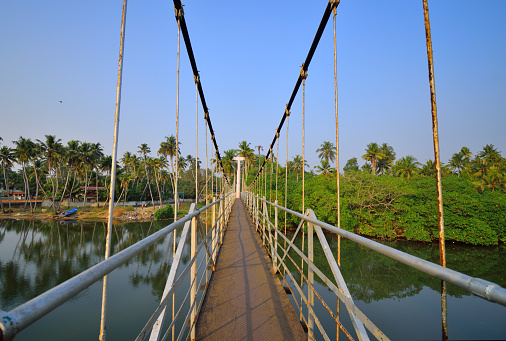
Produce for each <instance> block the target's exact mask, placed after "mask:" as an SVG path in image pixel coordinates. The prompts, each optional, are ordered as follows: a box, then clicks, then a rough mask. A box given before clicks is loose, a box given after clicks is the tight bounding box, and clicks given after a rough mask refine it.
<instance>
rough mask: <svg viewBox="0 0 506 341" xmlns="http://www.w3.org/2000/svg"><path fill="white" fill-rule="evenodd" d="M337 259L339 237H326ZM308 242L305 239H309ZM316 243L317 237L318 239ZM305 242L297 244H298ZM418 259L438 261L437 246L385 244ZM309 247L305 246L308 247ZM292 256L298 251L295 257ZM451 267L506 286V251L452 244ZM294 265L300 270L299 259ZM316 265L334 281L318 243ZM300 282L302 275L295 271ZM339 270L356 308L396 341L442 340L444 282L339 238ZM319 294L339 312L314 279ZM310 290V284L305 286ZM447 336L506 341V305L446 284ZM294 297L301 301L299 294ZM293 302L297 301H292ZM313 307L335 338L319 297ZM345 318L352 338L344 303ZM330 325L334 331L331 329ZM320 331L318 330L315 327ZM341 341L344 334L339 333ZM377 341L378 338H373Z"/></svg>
mask: <svg viewBox="0 0 506 341" xmlns="http://www.w3.org/2000/svg"><path fill="white" fill-rule="evenodd" d="M327 238H328V242H329V244H330V246H331V248H332V250H333V254H334V255H335V254H336V253H337V252H336V250H337V238H336V237H335V236H327ZM306 240H307V238H306ZM315 240H316V237H315ZM300 243H301V238H298V239H297V240H296V244H297V245H300ZM382 243H383V244H386V245H388V246H391V247H393V248H396V249H399V250H401V251H404V252H406V253H410V254H412V255H415V256H417V257H420V258H423V259H426V260H429V261H431V262H434V263H438V262H439V249H438V245H437V244H435V245H433V244H425V243H412V242H405V241H397V242H382ZM306 249H307V247H306ZM291 254H292V255H294V253H293V252H292V253H291ZM446 254H447V266H448V267H450V268H452V269H454V270H457V271H459V272H463V273H465V274H467V275H470V276H473V277H480V278H483V279H485V280H488V281H491V282H495V283H497V284H499V285H501V286H502V287H506V275H505V269H506V247H504V246H498V247H476V246H467V245H456V244H448V245H447V248H446ZM293 258H294V259H297V260H296V262H297V264H298V265H299V266H300V260H298V259H300V258H297V257H295V256H293ZM315 263H316V264H317V265H318V267H319V268H320V269H321V270H322V271H323V272H324V274H325V276H327V277H328V278H333V276H332V273H331V270H330V267H329V266H328V265H327V262H326V259H325V255H324V253H323V250H322V249H321V246H320V245H319V243H317V242H316V241H315ZM294 270H295V267H294V266H293V268H292V269H291V272H292V273H294V274H296V276H294V277H295V278H296V281H297V282H298V283H300V275H299V273H298V272H296V271H294ZM341 271H342V274H343V277H344V279H345V280H346V283H347V286H348V289H349V291H350V293H351V296H352V297H353V299H354V302H355V304H356V305H357V307H358V308H359V309H360V310H361V311H362V312H363V313H364V314H365V315H366V316H367V317H368V318H369V319H370V320H371V321H372V322H373V323H374V324H375V325H376V326H377V327H378V328H379V329H380V330H381V331H383V332H384V333H385V334H386V335H387V336H388V337H389V338H391V339H392V340H437V339H441V303H440V302H441V294H440V286H441V281H440V280H438V279H435V278H432V277H431V276H429V275H426V274H424V273H422V272H420V271H417V270H414V269H412V268H410V267H408V266H407V265H404V264H401V263H399V262H396V261H394V260H392V259H391V258H388V257H386V256H383V255H380V254H378V253H376V252H374V251H371V250H369V249H367V248H365V247H363V246H361V245H358V244H355V243H353V242H350V241H348V240H343V239H342V240H341ZM315 281H317V284H316V285H315V287H316V289H317V291H318V293H319V294H320V296H321V297H322V298H323V299H324V300H325V302H326V303H327V304H328V305H329V306H330V307H331V308H332V310H333V311H335V307H336V296H335V295H334V293H333V292H331V291H330V290H329V289H328V288H327V287H326V286H324V283H323V281H322V280H321V279H319V278H318V276H316V275H315ZM304 288H305V292H307V286H304ZM447 290H448V334H449V338H450V340H463V339H465V340H483V339H487V340H503V339H505V338H506V324H505V323H504V322H505V321H506V307H503V306H501V305H499V304H496V303H491V302H488V301H486V300H483V299H481V298H478V297H476V296H473V295H471V294H469V293H467V292H466V291H464V290H463V289H460V288H458V287H455V286H453V285H451V284H447ZM293 297H294V298H295V299H297V300H298V301H299V302H300V296H299V295H298V294H296V293H295V294H294V295H293ZM292 300H293V299H292ZM315 306H316V310H317V311H318V313H319V316H322V320H323V321H324V322H323V324H324V325H326V327H325V329H326V331H327V334H328V335H329V337H330V338H331V339H335V329H336V327H335V322H334V321H333V320H332V319H331V318H330V316H329V314H328V313H327V311H326V309H325V308H324V307H323V306H322V304H321V303H319V301H318V298H317V297H316V296H315ZM340 309H341V319H342V321H343V324H344V326H345V328H346V329H347V330H348V331H350V333H351V334H352V335H353V336H354V335H355V333H354V329H353V326H352V324H351V320H350V318H349V316H348V313H347V312H346V308H345V306H344V304H343V303H341V308H340ZM330 326H332V327H330ZM315 328H316V327H315ZM340 335H341V339H345V338H344V334H342V332H341V334H340ZM373 339H374V338H373Z"/></svg>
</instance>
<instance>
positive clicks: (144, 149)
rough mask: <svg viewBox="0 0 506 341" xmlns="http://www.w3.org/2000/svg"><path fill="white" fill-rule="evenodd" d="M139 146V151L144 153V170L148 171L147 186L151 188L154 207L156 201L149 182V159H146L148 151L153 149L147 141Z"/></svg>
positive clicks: (150, 192)
mask: <svg viewBox="0 0 506 341" xmlns="http://www.w3.org/2000/svg"><path fill="white" fill-rule="evenodd" d="M137 148H139V150H138V151H137V152H138V153H139V154H141V155H142V159H143V163H144V172H145V173H146V181H147V186H148V188H149V195H150V197H151V203H152V204H153V207H154V206H155V201H154V199H153V192H152V191H151V185H150V183H149V174H148V166H147V160H146V155H147V154H148V153H151V149H150V148H149V146H148V145H147V144H146V143H142V144H141V145H140V146H138V147H137Z"/></svg>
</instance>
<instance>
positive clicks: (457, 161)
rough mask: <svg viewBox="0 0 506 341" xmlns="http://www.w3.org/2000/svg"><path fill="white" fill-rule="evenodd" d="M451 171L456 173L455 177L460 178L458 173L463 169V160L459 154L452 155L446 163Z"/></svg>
mask: <svg viewBox="0 0 506 341" xmlns="http://www.w3.org/2000/svg"><path fill="white" fill-rule="evenodd" d="M448 164H449V165H450V167H451V169H452V170H453V171H454V172H456V173H457V176H460V172H461V171H462V169H463V168H464V158H463V155H462V154H461V153H455V154H453V155H452V158H451V159H450V160H449V161H448Z"/></svg>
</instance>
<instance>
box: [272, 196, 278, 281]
mask: <svg viewBox="0 0 506 341" xmlns="http://www.w3.org/2000/svg"><path fill="white" fill-rule="evenodd" d="M274 203H275V204H276V205H277V204H278V201H277V200H276V201H275V202H274ZM272 266H273V267H274V273H277V272H278V208H277V207H274V251H273V253H272Z"/></svg>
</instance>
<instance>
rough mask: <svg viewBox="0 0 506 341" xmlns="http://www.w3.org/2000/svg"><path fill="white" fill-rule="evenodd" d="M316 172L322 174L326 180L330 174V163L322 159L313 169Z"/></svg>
mask: <svg viewBox="0 0 506 341" xmlns="http://www.w3.org/2000/svg"><path fill="white" fill-rule="evenodd" d="M315 169H316V171H317V172H319V173H321V174H323V175H324V176H325V177H326V178H328V177H329V176H330V174H332V167H331V166H330V162H328V161H327V160H325V159H322V160H321V162H320V164H319V165H317V166H316V167H315Z"/></svg>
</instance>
